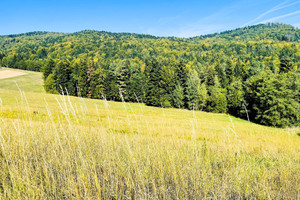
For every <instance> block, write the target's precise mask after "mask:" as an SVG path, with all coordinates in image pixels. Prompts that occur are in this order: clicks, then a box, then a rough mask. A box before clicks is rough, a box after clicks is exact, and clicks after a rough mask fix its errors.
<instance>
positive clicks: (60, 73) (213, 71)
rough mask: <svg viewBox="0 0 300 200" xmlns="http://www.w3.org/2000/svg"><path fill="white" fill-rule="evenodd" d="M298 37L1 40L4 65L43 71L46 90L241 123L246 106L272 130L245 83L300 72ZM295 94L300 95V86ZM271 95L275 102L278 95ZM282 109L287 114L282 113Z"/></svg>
mask: <svg viewBox="0 0 300 200" xmlns="http://www.w3.org/2000/svg"><path fill="white" fill-rule="evenodd" d="M299 38H300V31H299V29H297V28H294V27H292V26H289V25H285V24H260V25H255V26H250V27H245V28H240V29H236V30H232V31H226V32H223V33H220V34H212V35H206V36H201V37H194V38H188V39H183V38H175V37H164V38H162V37H154V36H150V35H139V34H129V33H109V32H99V31H89V30H86V31H81V32H77V33H72V34H63V33H48V32H31V33H27V34H20V35H9V36H0V46H1V47H2V49H1V51H0V60H1V65H2V66H9V67H12V68H19V69H26V70H33V71H42V72H43V74H44V80H47V77H48V76H49V75H51V74H53V76H52V78H51V79H49V80H48V83H47V84H49V83H51V84H53V86H51V87H50V86H49V85H48V86H47V87H50V88H51V89H55V91H60V93H61V92H63V91H64V92H66V91H67V92H68V94H69V95H74V96H82V97H88V98H98V99H99V98H106V99H107V100H113V101H121V100H122V98H121V96H120V94H122V97H123V100H124V101H126V102H128V101H129V102H137V101H140V102H144V103H146V105H151V106H159V107H160V106H163V107H177V108H179V107H180V108H186V109H195V110H205V111H209V112H217V113H225V112H228V113H230V114H232V115H235V116H238V117H242V118H246V115H245V111H244V110H245V109H244V106H246V107H247V109H249V113H252V114H251V120H255V121H256V122H258V123H262V124H268V125H273V124H272V123H270V122H268V121H270V120H271V121H272V120H273V118H272V119H265V118H262V117H260V115H261V116H265V114H259V112H258V111H256V110H261V112H266V111H267V107H260V108H257V106H252V102H251V101H252V97H251V98H250V97H249V96H248V98H245V94H246V93H247V94H250V92H248V90H249V88H248V87H250V86H251V87H252V85H251V84H250V85H247V84H246V83H250V82H251V81H250V80H252V79H253V77H258V76H259V75H260V74H261V73H262V72H263V71H270V73H271V74H272V75H273V76H277V75H278V74H282V76H284V74H294V75H295V76H296V75H297V74H299V66H300V61H299V60H300V50H299V49H300V44H299V42H298V41H299ZM50 80H51V81H50ZM279 84H284V83H283V82H280V83H279ZM282 87H285V86H284V85H282ZM273 89H274V90H276V87H274V88H273ZM273 89H270V90H273ZM290 90H291V91H293V92H294V93H295V94H296V93H297V92H296V91H295V90H296V87H290ZM47 91H48V90H47ZM264 95H266V98H271V97H270V96H272V93H265V94H264ZM268 95H270V96H268ZM253 98H254V96H253ZM297 98H298V97H296V96H290V97H288V96H286V97H283V99H284V100H283V101H284V102H285V101H287V102H288V101H289V100H290V99H291V100H292V101H290V102H294V104H295V105H293V106H292V107H297V106H298V105H299V101H298V100H297ZM275 99H276V98H275ZM298 99H299V98H298ZM249 101H250V102H249ZM248 105H250V106H248ZM248 107H249V108H248ZM255 109H256V110H255ZM276 109H277V108H276ZM277 112H279V113H280V114H278V116H280V117H281V115H284V114H283V112H284V110H283V109H279V110H278V109H277ZM280 117H278V119H275V118H274V120H275V121H276V120H277V121H278V120H279V118H280ZM288 121H290V122H287V121H284V120H283V121H282V123H279V122H274V123H275V125H277V124H282V125H280V126H283V124H284V123H286V125H289V126H290V125H292V124H293V125H295V124H294V123H296V121H297V120H296V121H295V120H288Z"/></svg>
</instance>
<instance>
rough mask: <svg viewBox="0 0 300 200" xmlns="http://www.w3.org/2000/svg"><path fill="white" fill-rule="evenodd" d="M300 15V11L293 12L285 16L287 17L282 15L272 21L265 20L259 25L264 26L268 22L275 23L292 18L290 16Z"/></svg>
mask: <svg viewBox="0 0 300 200" xmlns="http://www.w3.org/2000/svg"><path fill="white" fill-rule="evenodd" d="M298 14H300V10H298V11H296V12H291V13H288V14H285V15H280V16H277V17H272V18H270V19H266V20H263V21H261V22H259V23H258V24H264V23H268V22H275V21H277V20H279V19H283V18H286V17H290V16H293V15H298Z"/></svg>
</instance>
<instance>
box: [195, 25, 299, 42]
mask: <svg viewBox="0 0 300 200" xmlns="http://www.w3.org/2000/svg"><path fill="white" fill-rule="evenodd" d="M205 38H216V39H220V38H223V39H227V40H243V41H249V40H255V41H257V40H272V41H286V42H299V40H300V30H299V29H298V28H295V27H293V26H291V25H287V24H277V23H276V24H271V23H270V24H259V25H256V26H248V27H243V28H238V29H235V30H230V31H224V32H221V33H215V34H209V35H204V36H198V37H194V38H191V39H192V40H195V41H197V40H198V39H200V40H202V39H205Z"/></svg>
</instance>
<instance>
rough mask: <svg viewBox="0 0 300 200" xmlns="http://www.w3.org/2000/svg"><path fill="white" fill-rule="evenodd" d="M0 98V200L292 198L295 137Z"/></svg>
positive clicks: (190, 118) (203, 117)
mask: <svg viewBox="0 0 300 200" xmlns="http://www.w3.org/2000/svg"><path fill="white" fill-rule="evenodd" d="M16 78H17V77H16ZM11 87H12V86H11ZM19 87H20V88H21V89H23V86H22V85H21V84H19ZM0 98H1V101H0V128H1V129H0V169H2V170H0V199H46V198H47V199H80V198H82V199H250V198H256V199H299V198H300V192H299V188H300V137H299V136H298V135H297V133H298V132H299V128H291V129H276V128H270V127H265V126H260V125H256V124H253V123H250V122H248V121H244V120H241V119H237V118H234V117H232V116H229V115H226V114H212V113H205V112H196V111H195V112H194V111H187V110H179V109H163V108H154V107H147V106H144V105H142V104H137V103H118V102H107V101H103V100H91V99H81V98H76V97H67V96H58V95H49V94H45V93H39V94H37V93H34V92H22V90H21V91H18V90H7V89H5V90H0Z"/></svg>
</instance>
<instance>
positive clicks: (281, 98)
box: [246, 71, 300, 127]
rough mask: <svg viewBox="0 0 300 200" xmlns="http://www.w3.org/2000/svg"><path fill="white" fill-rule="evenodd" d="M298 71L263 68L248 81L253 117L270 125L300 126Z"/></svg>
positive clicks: (248, 99)
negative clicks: (282, 72) (278, 72)
mask: <svg viewBox="0 0 300 200" xmlns="http://www.w3.org/2000/svg"><path fill="white" fill-rule="evenodd" d="M299 78H300V76H299V74H292V73H291V74H278V75H274V74H272V73H271V72H270V71H264V72H263V73H261V74H260V75H258V76H255V77H252V78H251V79H249V81H248V82H247V87H246V88H247V89H246V91H247V94H246V100H247V102H248V108H249V109H250V118H251V119H252V120H255V121H256V122H258V123H261V124H266V125H269V126H278V127H285V126H291V125H299V121H300V107H299V91H300V90H299V89H300V85H299Z"/></svg>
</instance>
